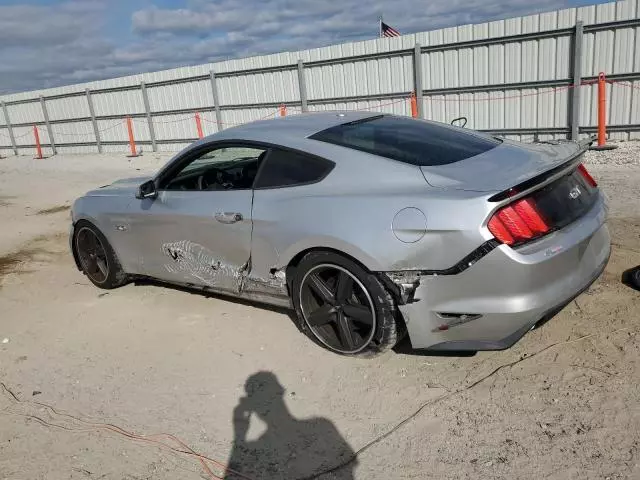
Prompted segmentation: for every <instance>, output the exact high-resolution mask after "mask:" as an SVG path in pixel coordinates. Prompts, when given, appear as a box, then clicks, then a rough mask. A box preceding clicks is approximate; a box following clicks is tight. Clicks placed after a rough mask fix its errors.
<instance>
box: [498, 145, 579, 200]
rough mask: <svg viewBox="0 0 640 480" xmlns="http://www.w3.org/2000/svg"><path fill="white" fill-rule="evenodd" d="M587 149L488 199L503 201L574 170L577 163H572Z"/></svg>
mask: <svg viewBox="0 0 640 480" xmlns="http://www.w3.org/2000/svg"><path fill="white" fill-rule="evenodd" d="M585 151H586V149H585V150H582V149H581V150H580V151H579V152H578V153H576V154H575V155H572V156H571V157H569V158H567V159H566V161H564V162H562V164H561V165H558V166H557V167H554V168H552V169H551V170H547V171H546V172H544V173H541V174H540V175H537V176H535V177H533V178H530V179H529V180H525V181H524V182H522V183H519V184H517V185H515V186H513V187H511V188H508V189H507V190H504V191H502V192H500V193H496V194H495V195H494V196H492V197H490V198H489V200H488V201H489V202H501V201H503V200H506V199H507V198H509V197H512V196H514V195H517V194H518V193H521V192H525V191H527V190H529V189H530V188H532V187H535V186H536V185H539V184H541V183H543V182H544V181H545V180H547V179H548V178H551V177H553V176H554V175H555V174H557V173H559V172H561V171H562V170H571V172H573V168H572V167H576V166H577V165H573V166H571V165H570V164H571V163H572V162H574V161H575V160H576V158H578V157H579V156H580V155H582V154H583V153H584V152H585ZM571 172H567V173H571Z"/></svg>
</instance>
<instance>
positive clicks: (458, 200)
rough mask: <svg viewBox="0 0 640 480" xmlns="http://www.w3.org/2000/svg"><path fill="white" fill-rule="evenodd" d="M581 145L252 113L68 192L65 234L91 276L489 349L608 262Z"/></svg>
mask: <svg viewBox="0 0 640 480" xmlns="http://www.w3.org/2000/svg"><path fill="white" fill-rule="evenodd" d="M586 148H587V143H575V142H555V143H554V144H536V145H527V144H521V143H516V142H512V141H508V140H501V139H498V138H494V137H492V136H489V135H485V134H482V133H478V132H474V131H470V130H467V129H461V128H456V127H452V126H449V125H445V124H440V123H434V122H427V121H422V120H414V119H410V118H406V117H398V116H393V115H376V114H369V113H361V112H330V113H312V114H304V115H298V116H290V117H286V118H279V119H275V120H266V121H259V122H255V123H250V124H247V125H243V126H240V127H236V128H231V129H228V130H224V131H222V132H219V133H217V134H215V135H211V136H209V137H206V138H204V139H202V140H199V141H197V142H195V143H193V144H192V145H190V146H189V147H187V148H186V149H185V150H183V151H182V152H180V153H179V154H177V155H176V156H175V157H174V158H173V159H172V160H171V161H170V162H168V163H167V164H166V165H165V166H164V167H163V168H162V169H161V170H160V171H159V172H158V173H157V174H156V175H155V176H154V177H152V178H133V179H127V180H120V181H117V182H114V183H113V184H111V185H107V186H104V187H101V188H99V189H97V190H94V191H91V192H89V193H87V194H86V195H85V196H83V197H81V198H79V199H77V200H76V202H75V203H74V205H73V210H72V226H71V232H70V233H71V235H70V239H71V242H70V243H71V250H72V252H73V256H74V258H75V261H76V264H77V266H78V268H79V269H80V270H82V271H83V272H84V273H85V274H86V275H87V276H88V277H89V279H90V280H91V281H92V282H93V283H94V284H95V285H96V286H98V287H100V288H114V287H118V286H121V285H123V284H125V283H126V282H127V281H129V280H131V279H135V278H140V277H146V278H153V279H157V280H159V281H161V282H166V283H171V284H179V285H183V286H187V287H191V288H194V289H200V290H203V291H207V292H215V293H219V294H226V295H233V296H237V297H243V298H247V299H252V300H256V301H260V302H265V303H269V304H273V305H279V306H283V307H288V308H293V309H295V312H296V316H297V319H298V325H299V328H300V329H301V330H302V331H303V332H304V333H305V334H306V335H308V336H309V337H310V338H311V339H312V340H313V341H315V342H317V343H318V344H319V345H321V346H323V347H325V348H327V349H329V350H332V351H334V352H337V353H340V354H347V355H356V354H357V355H372V354H375V353H379V352H382V351H384V350H386V349H389V348H391V347H392V346H393V345H394V344H396V342H397V341H398V340H399V339H400V338H401V336H402V335H403V334H404V333H405V332H406V333H408V334H409V337H410V341H411V345H412V347H413V348H416V349H430V350H456V351H461V350H473V351H475V350H498V349H504V348H508V347H510V346H511V345H513V344H514V343H515V342H516V341H517V340H518V339H520V338H521V337H522V336H523V335H524V334H525V333H526V332H527V331H528V330H530V329H531V328H533V327H535V326H537V325H540V324H541V323H543V322H544V321H546V320H548V319H549V318H550V317H551V316H553V315H554V314H555V313H557V312H558V311H559V310H560V309H561V308H563V307H564V306H565V305H566V304H567V303H569V302H570V301H571V300H572V299H573V298H575V297H576V296H577V295H579V294H580V293H581V292H582V291H584V290H585V289H586V288H587V287H588V286H589V285H591V283H593V282H594V281H595V280H596V278H597V277H598V276H599V275H600V274H601V273H602V271H603V269H604V267H605V265H606V263H607V260H608V258H609V254H610V237H609V232H608V230H607V227H606V225H605V217H606V212H607V207H606V205H605V201H604V197H603V195H602V193H601V192H600V191H599V189H598V188H597V184H596V182H595V181H594V179H593V178H592V177H591V175H590V174H589V173H588V172H587V170H586V169H585V167H584V165H582V163H581V157H582V154H583V153H584V151H585V149H586Z"/></svg>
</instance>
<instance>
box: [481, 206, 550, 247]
mask: <svg viewBox="0 0 640 480" xmlns="http://www.w3.org/2000/svg"><path fill="white" fill-rule="evenodd" d="M488 227H489V231H490V232H491V233H492V234H493V236H494V237H496V238H497V239H498V240H500V241H501V242H502V243H505V244H507V245H516V244H520V243H523V242H526V241H529V240H533V239H535V238H538V237H541V236H542V235H544V234H545V233H547V232H549V230H550V227H549V225H548V224H547V222H545V220H544V218H542V215H540V212H539V211H538V209H537V208H536V205H535V202H534V201H533V199H531V198H521V199H520V200H516V201H515V202H513V203H512V204H510V205H507V206H506V207H502V208H501V209H500V210H498V211H497V212H496V213H494V214H493V216H492V217H491V220H489V224H488Z"/></svg>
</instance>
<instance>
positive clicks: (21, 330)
mask: <svg viewBox="0 0 640 480" xmlns="http://www.w3.org/2000/svg"><path fill="white" fill-rule="evenodd" d="M638 152H640V147H639V146H638V144H622V148H621V149H620V150H618V151H617V152H615V153H612V152H607V153H606V154H602V153H599V154H595V153H590V154H589V155H590V157H589V162H590V163H591V164H592V166H591V167H590V169H591V170H592V173H594V175H595V176H596V177H597V178H598V179H599V181H600V184H601V186H602V188H603V189H604V191H605V192H606V193H607V195H608V196H609V199H610V205H611V218H610V222H609V224H610V228H611V230H612V234H613V242H614V250H613V256H612V259H611V262H610V264H609V266H608V268H607V270H606V272H605V274H604V275H603V276H602V277H601V279H600V280H599V281H598V282H597V283H596V284H594V286H593V287H592V288H591V289H590V290H589V291H588V292H586V293H585V294H583V295H581V296H580V297H579V298H578V299H577V301H575V302H573V303H572V304H571V305H569V306H568V307H567V308H565V309H564V310H563V311H562V312H561V313H560V314H559V315H558V316H557V317H555V318H554V319H553V320H552V321H551V322H549V323H547V324H546V325H545V326H544V327H543V328H541V329H538V330H534V331H532V332H530V333H529V334H528V335H527V336H525V338H524V339H523V340H522V341H521V342H519V343H518V344H517V345H516V346H514V347H513V348H511V349H510V350H507V351H504V352H484V353H478V354H477V355H475V356H469V357H442V356H424V355H415V354H411V352H408V351H407V349H406V348H404V349H403V348H400V349H399V351H398V352H390V353H388V354H385V355H384V356H381V357H378V358H375V359H372V360H358V359H350V358H343V357H339V356H337V355H333V354H330V353H328V352H325V351H324V350H322V349H320V348H318V347H316V346H314V345H313V344H312V343H311V342H310V341H308V340H307V339H306V337H304V336H302V335H301V334H300V333H299V332H298V331H297V330H296V328H295V327H294V325H293V323H292V322H291V320H290V318H289V317H288V315H287V313H286V312H282V311H278V310H273V309H265V308H263V307H260V306H258V305H251V304H247V303H243V302H238V301H229V300H225V299H222V298H216V297H205V296H202V295H198V294H191V293H187V292H184V291H180V290H176V289H170V288H164V287H158V286H152V285H128V286H126V287H123V288H121V289H118V290H114V291H110V292H105V291H101V290H98V289H96V288H95V287H93V286H92V285H90V284H89V282H88V280H87V279H86V278H85V277H84V276H82V275H81V274H80V273H79V272H78V271H77V270H76V269H75V267H74V265H73V261H72V259H71V257H70V255H69V253H68V251H67V237H66V234H67V228H68V223H69V218H68V217H69V213H68V210H67V209H65V206H68V205H69V204H70V203H71V201H72V200H73V199H74V198H75V197H76V196H78V195H80V194H82V193H83V192H84V191H86V190H88V189H89V188H93V187H95V186H99V185H101V184H104V183H107V182H109V181H112V180H114V179H115V178H118V177H124V176H136V175H141V174H144V173H146V172H151V171H153V170H154V169H156V168H158V167H159V166H160V165H161V164H163V163H164V161H166V159H167V158H168V157H167V156H148V155H145V156H144V157H142V158H138V159H133V160H129V159H127V158H125V157H124V156H119V155H103V156H97V155H94V156H66V157H63V156H57V157H53V158H49V159H46V160H42V161H34V160H31V159H27V158H24V157H18V158H16V157H12V158H7V159H3V160H0V225H2V229H1V230H0V381H1V382H2V385H0V390H1V392H0V479H21V480H22V479H29V480H31V479H94V480H98V479H105V480H109V479H114V480H115V479H117V480H120V479H123V480H124V479H127V480H129V479H140V480H142V479H145V480H151V479H154V480H155V479H177V478H179V479H185V480H188V479H198V478H216V475H217V476H222V472H223V471H224V469H223V468H222V467H220V466H217V467H216V466H215V464H214V463H212V462H209V465H210V467H209V468H210V470H211V473H209V472H207V471H206V469H205V468H204V467H203V466H202V464H201V463H200V462H199V461H198V457H197V456H196V455H194V454H193V452H197V453H198V454H201V455H206V456H207V457H209V458H211V459H214V460H217V461H219V462H221V463H227V462H228V461H229V459H230V457H231V461H232V463H233V464H234V465H237V469H238V470H240V471H241V472H245V473H247V475H248V477H249V478H253V479H258V478H279V479H284V478H287V479H289V478H305V477H310V476H313V475H314V474H317V473H318V472H320V471H322V470H325V469H328V468H331V467H333V466H335V465H338V464H340V463H344V462H345V461H346V460H348V459H349V458H351V456H352V455H353V453H354V452H356V451H357V452H358V455H357V458H356V460H355V461H353V462H351V463H349V464H348V465H347V466H346V467H344V468H342V469H339V470H337V471H335V472H333V473H331V474H327V475H324V476H322V478H343V479H349V478H358V479H369V478H375V479H388V478H402V479H409V478H505V479H507V478H508V479H514V478H542V477H548V478H555V479H567V478H575V479H585V478H599V479H619V478H640V452H639V451H638V450H639V443H640V389H639V387H638V379H639V378H640V349H639V346H640V341H639V336H638V333H639V330H640V308H639V305H640V293H638V292H636V291H634V290H631V289H630V288H628V287H626V286H624V285H623V284H622V283H621V281H620V278H621V275H622V273H623V271H624V270H626V269H628V268H630V267H632V266H635V265H638V264H640V200H639V194H638V192H639V190H640V165H638V158H639V157H638V155H637V154H638ZM605 155H606V156H605ZM607 159H612V160H611V161H607ZM614 159H618V160H614ZM620 159H622V160H620ZM260 372H262V373H260ZM247 381H248V383H249V388H251V389H256V388H257V392H258V393H257V394H256V396H255V397H252V398H254V400H253V401H246V400H245V399H243V397H244V395H245V382H247ZM279 385H281V386H282V390H279V388H280V387H279ZM5 387H6V389H5ZM14 395H15V397H14ZM36 402H37V403H36ZM46 405H50V406H52V407H54V408H55V410H53V409H51V408H49V407H47V406H46ZM242 411H247V412H253V413H252V414H251V415H250V417H249V418H250V421H249V423H246V421H242V420H240V421H237V422H236V423H235V424H234V422H233V421H232V419H233V416H234V415H236V418H243V417H242ZM106 424H109V425H112V426H107V425H106ZM114 426H117V427H120V428H123V429H125V430H127V432H135V433H136V434H137V435H147V436H146V437H139V436H135V437H134V436H132V435H129V434H127V433H126V432H123V431H119V430H117V429H116V427H114ZM246 428H248V431H247V432H246V439H245V435H244V433H243V430H244V429H246ZM162 432H164V433H168V434H173V435H176V436H177V437H179V439H181V440H182V441H183V442H184V443H185V444H187V445H188V446H189V447H186V446H184V445H179V444H177V443H172V442H174V441H173V440H171V439H170V438H168V437H165V436H150V435H152V434H159V433H162ZM243 439H244V440H243ZM168 445H171V446H173V449H169V448H168ZM188 448H191V449H193V450H188ZM256 453H258V455H256ZM285 464H286V466H284V465H285ZM234 478H236V477H234ZM237 478H242V477H237Z"/></svg>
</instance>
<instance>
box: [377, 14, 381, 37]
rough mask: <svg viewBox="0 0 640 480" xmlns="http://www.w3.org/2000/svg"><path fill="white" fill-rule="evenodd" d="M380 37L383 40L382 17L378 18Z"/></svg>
mask: <svg viewBox="0 0 640 480" xmlns="http://www.w3.org/2000/svg"><path fill="white" fill-rule="evenodd" d="M378 36H379V37H380V38H382V15H380V16H379V17H378Z"/></svg>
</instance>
